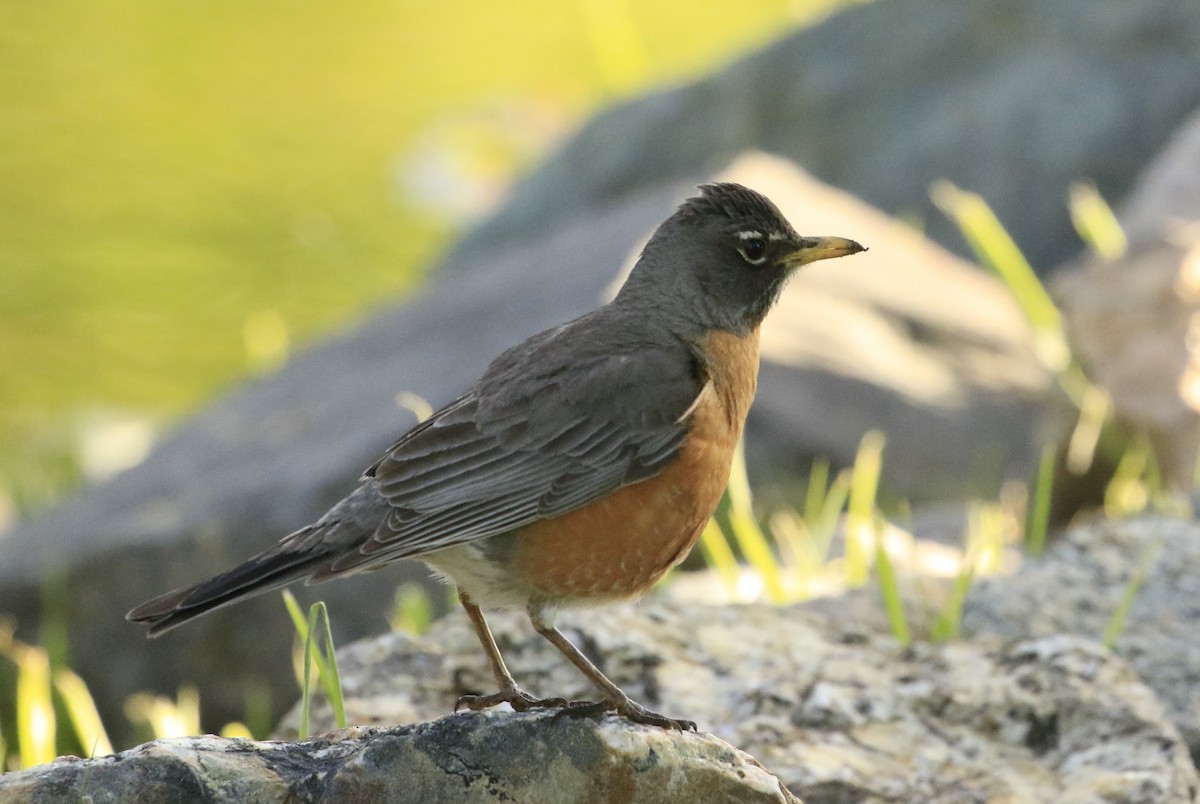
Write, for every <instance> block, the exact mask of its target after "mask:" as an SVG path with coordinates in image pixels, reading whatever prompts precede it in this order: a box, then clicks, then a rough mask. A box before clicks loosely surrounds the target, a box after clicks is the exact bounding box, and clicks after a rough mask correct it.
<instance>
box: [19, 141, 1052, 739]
mask: <svg viewBox="0 0 1200 804" xmlns="http://www.w3.org/2000/svg"><path fill="white" fill-rule="evenodd" d="M722 175H723V177H725V178H732V179H737V180H741V181H744V182H746V183H749V184H751V185H755V186H758V187H760V188H761V189H764V190H766V191H767V192H768V194H770V195H771V196H773V197H775V198H776V199H777V200H778V201H779V202H780V203H781V204H782V205H783V207H784V209H785V211H787V212H789V213H790V214H792V215H793V216H794V217H795V219H796V220H802V221H809V222H810V223H809V225H810V226H816V227H819V228H820V229H821V230H822V231H824V232H832V233H835V234H838V233H841V234H846V235H853V236H855V237H857V238H859V239H861V240H863V241H865V242H867V243H869V244H871V246H872V250H871V251H870V252H868V253H866V254H862V255H856V256H855V258H854V259H855V264H854V265H853V266H848V267H847V268H846V269H845V270H840V269H839V270H823V269H819V266H817V267H816V269H814V270H812V271H808V272H804V273H802V275H801V276H799V277H797V279H796V281H795V282H794V283H793V285H792V287H790V288H789V289H788V291H787V292H786V293H785V296H784V298H783V299H782V300H781V303H780V307H779V309H777V310H775V311H774V312H773V313H772V315H771V317H770V323H769V325H768V326H767V328H766V329H765V331H764V335H763V354H764V366H763V370H762V376H761V382H760V388H759V398H758V400H757V402H756V405H755V408H754V410H753V411H752V413H751V420H750V424H749V431H748V436H747V439H748V454H749V456H750V460H751V462H752V467H753V468H754V469H756V470H757V471H756V472H755V480H756V485H759V486H760V488H763V489H764V490H765V488H766V486H767V485H768V483H767V481H768V480H769V481H772V482H773V484H774V486H775V487H776V488H780V487H786V485H787V483H788V482H789V480H790V479H791V478H794V477H795V476H796V474H797V472H799V471H804V470H806V469H807V467H808V466H809V465H810V463H811V460H812V458H813V456H814V455H817V454H824V455H828V456H831V457H832V458H833V459H834V461H835V462H837V463H840V464H847V463H849V462H850V461H851V460H852V459H853V455H854V452H855V449H856V447H857V444H858V441H859V439H860V438H861V435H862V432H863V431H864V430H865V429H866V428H868V427H878V428H880V429H882V430H884V431H885V432H887V433H888V434H889V437H890V442H889V446H888V451H887V460H886V461H885V464H884V466H885V474H884V479H883V482H884V485H885V487H886V488H887V489H888V490H889V491H891V492H892V493H895V494H900V495H904V496H909V497H912V498H915V499H925V498H929V497H945V496H959V495H967V494H985V495H986V494H992V493H994V492H995V489H996V488H998V487H999V485H1000V484H1001V483H1002V482H1003V481H1004V480H1005V479H1008V478H1012V477H1022V476H1024V475H1025V474H1026V472H1027V469H1028V467H1029V465H1030V463H1031V462H1032V461H1033V460H1034V459H1035V456H1036V455H1037V453H1038V443H1039V439H1040V438H1042V437H1044V435H1045V434H1046V433H1047V432H1053V431H1054V429H1055V427H1056V426H1061V425H1056V424H1055V421H1056V419H1055V417H1054V416H1053V410H1054V407H1053V403H1052V401H1051V400H1052V397H1051V396H1050V392H1049V390H1048V388H1049V379H1048V376H1047V374H1046V372H1045V371H1044V370H1043V369H1042V368H1040V366H1039V365H1038V363H1037V361H1036V359H1035V358H1034V357H1033V353H1032V349H1031V346H1030V341H1031V338H1030V335H1029V332H1028V328H1027V327H1026V325H1025V324H1024V321H1023V319H1022V318H1021V316H1020V314H1019V313H1018V312H1017V310H1016V308H1015V306H1014V305H1013V303H1012V302H1011V301H1010V300H1009V298H1008V296H1007V295H1006V294H1005V292H1004V291H1003V290H1002V289H1001V288H1000V287H999V285H998V283H997V282H996V281H995V280H994V279H992V278H990V277H987V276H985V275H983V274H981V273H979V272H978V271H976V270H974V269H973V268H972V267H971V266H970V265H968V264H966V263H964V262H962V261H960V260H958V259H957V258H955V257H953V256H951V255H949V254H947V253H946V252H944V251H942V250H941V249H939V248H938V247H936V246H933V245H931V244H929V243H928V242H927V241H924V240H923V239H922V238H920V237H919V236H917V235H915V234H913V233H912V232H911V231H910V230H908V229H907V228H906V227H904V226H903V225H901V224H898V223H896V222H894V221H891V220H890V219H888V218H886V217H885V216H883V215H881V214H879V213H878V212H874V211H872V210H871V209H870V208H869V207H867V206H866V205H865V204H862V203H861V202H858V201H856V200H854V199H853V198H851V197H849V196H847V195H846V194H844V193H841V192H838V191H835V190H832V189H830V188H828V187H825V186H823V185H821V184H820V183H819V182H816V181H814V180H813V179H811V178H810V177H808V176H807V175H806V174H804V173H803V172H801V171H799V170H798V169H797V168H795V166H793V165H790V164H788V163H786V162H783V161H781V160H778V159H774V158H769V157H765V156H762V155H750V156H746V157H745V158H743V159H741V160H738V161H737V162H736V163H735V164H734V165H733V166H732V167H731V168H730V169H729V170H728V171H727V172H725V173H724V174H722ZM691 192H692V188H690V187H685V186H681V187H671V188H661V189H659V190H655V191H653V192H650V193H647V194H645V195H642V196H639V197H637V198H635V199H633V200H631V201H629V202H627V203H624V204H621V205H618V206H615V207H613V208H612V209H609V210H607V211H605V212H603V213H598V214H597V215H595V216H594V217H592V218H591V219H589V220H588V221H586V222H584V223H580V224H578V225H575V226H572V227H568V228H566V229H564V230H562V231H560V232H557V233H555V234H553V235H551V236H549V237H547V238H545V239H543V240H535V241H530V242H528V243H526V244H525V247H524V248H523V249H521V250H517V251H512V252H509V253H507V254H497V255H493V256H492V257H491V258H489V259H488V260H486V261H484V262H483V263H480V264H477V265H474V266H465V267H464V266H448V267H447V268H445V269H444V270H441V271H439V272H437V273H436V274H435V275H434V277H433V278H432V280H431V281H430V283H429V285H428V286H427V287H426V288H425V289H424V290H423V291H422V293H421V294H420V295H419V297H418V298H417V299H415V300H413V301H412V302H411V303H410V304H408V305H407V306H405V307H403V308H398V309H395V310H390V311H387V312H384V313H382V314H381V315H379V316H377V317H376V318H374V319H373V320H371V321H369V322H367V323H366V324H365V325H364V326H362V327H361V328H359V329H358V330H356V331H353V332H350V333H345V334H343V335H342V336H340V337H338V338H334V339H331V340H330V341H329V342H327V343H325V344H322V345H320V346H318V347H317V348H315V349H312V350H310V351H308V352H306V353H303V354H300V355H298V356H297V357H296V358H295V359H294V360H293V361H292V362H291V363H290V364H289V365H288V366H287V367H286V368H285V369H284V370H283V371H281V372H280V373H279V374H277V375H275V376H273V377H270V378H267V379H265V380H263V381H260V382H258V383H255V384H253V385H251V386H248V387H247V388H245V389H243V390H241V391H239V392H236V393H234V394H233V395H231V396H230V397H228V398H226V399H224V400H221V401H219V402H217V403H216V404H214V405H213V406H212V407H211V408H209V409H208V410H206V411H204V412H202V413H201V414H199V415H198V416H197V417H195V418H194V419H193V420H192V421H191V422H189V423H188V424H186V425H184V426H182V427H180V428H179V429H178V430H177V431H176V432H175V433H174V434H172V435H171V436H169V437H168V438H167V439H166V440H164V441H163V442H162V444H160V445H159V447H158V448H157V449H156V450H155V451H154V453H153V454H152V455H151V456H150V457H149V458H148V459H147V461H146V462H145V463H144V464H142V465H141V466H139V467H136V468H135V469H132V470H130V471H129V472H126V473H125V474H123V475H119V476H117V477H116V478H114V479H113V480H112V481H110V482H109V483H107V484H105V485H102V486H98V487H95V488H92V489H88V490H85V491H84V492H82V493H81V494H79V495H78V496H77V497H76V498H74V499H73V500H70V501H67V502H66V503H64V504H62V505H61V506H59V507H57V508H56V509H54V510H52V511H49V512H47V513H46V514H45V515H43V516H42V517H40V518H38V519H34V520H32V521H30V522H27V523H23V524H22V525H20V526H18V527H17V528H15V529H13V530H12V531H10V532H9V533H7V534H6V535H5V538H4V539H0V611H9V612H15V613H16V614H17V616H18V618H19V620H20V622H21V625H22V627H23V629H24V630H25V631H26V632H29V631H32V630H33V629H34V627H35V626H36V622H37V614H36V612H37V606H38V602H39V595H40V589H41V584H42V581H41V579H42V578H45V577H47V576H54V575H56V574H57V575H62V574H65V577H66V579H67V580H66V582H65V583H63V584H61V588H62V589H63V590H64V592H63V597H64V598H65V599H64V600H63V601H61V603H60V605H61V606H62V607H63V608H64V610H65V611H64V614H65V616H66V619H67V620H68V621H69V622H70V623H71V625H72V628H73V632H72V639H71V647H72V655H73V660H74V662H75V663H76V666H77V667H78V668H79V669H80V671H81V672H82V673H83V674H84V676H85V678H86V680H87V682H88V684H89V685H90V687H91V689H92V690H93V692H94V694H95V695H96V697H97V699H98V701H99V702H100V704H101V712H102V713H103V714H105V715H106V721H107V722H109V723H112V724H118V726H119V724H120V723H122V722H123V718H122V717H121V715H120V711H121V710H120V706H121V703H122V702H123V700H124V698H125V696H127V695H128V694H130V693H132V692H134V691H136V690H139V689H144V688H152V689H156V690H159V691H163V692H168V691H169V692H173V691H174V689H175V688H176V687H177V686H178V684H179V683H180V682H181V681H182V680H184V679H188V680H195V681H196V682H198V683H199V684H200V694H201V698H202V700H204V702H205V717H206V721H205V723H206V725H207V727H208V728H212V729H217V728H219V727H220V726H221V725H222V724H223V723H225V722H227V721H228V720H230V719H234V718H239V717H241V715H242V705H243V700H244V690H245V689H246V688H247V687H248V686H249V685H250V684H252V683H254V679H256V678H257V679H258V685H259V687H261V686H262V684H264V683H265V684H266V685H269V686H270V687H271V688H273V689H276V690H287V691H288V693H287V694H289V695H290V691H291V690H293V689H294V688H295V687H294V681H293V679H292V675H291V669H290V667H289V666H288V663H287V662H285V661H281V657H283V656H286V655H287V653H288V650H289V648H290V642H291V629H290V627H289V626H288V624H287V620H286V617H285V615H284V613H283V611H282V607H281V605H280V603H279V601H278V598H277V597H275V596H274V595H271V596H268V597H266V598H264V599H260V600H257V601H251V602H249V603H247V604H243V605H239V606H237V607H235V608H231V609H228V610H225V611H221V612H217V613H215V614H214V615H213V616H212V617H208V618H205V619H203V620H201V621H199V622H197V623H196V624H194V625H189V626H188V627H187V628H186V629H182V630H181V631H179V632H176V633H172V634H170V635H168V636H167V637H165V638H164V639H162V640H157V641H155V642H153V643H147V642H145V640H144V639H143V638H142V634H141V632H140V630H139V629H137V628H134V627H132V626H129V625H128V624H126V623H125V622H123V621H122V617H123V614H124V612H125V611H126V610H128V609H129V608H130V607H132V606H133V605H135V604H136V603H139V602H141V600H143V599H145V598H147V597H149V596H151V595H152V594H155V593H158V592H161V591H166V590H167V589H170V588H172V587H174V586H178V585H182V584H185V583H188V582H194V581H196V580H199V579H200V578H203V577H205V576H206V575H209V574H212V573H215V572H217V571H219V570H221V569H224V568H226V567H228V566H230V565H232V564H234V563H236V562H237V561H238V560H240V559H242V558H244V557H245V556H248V555H249V554H251V553H252V552H254V551H255V550H258V549H262V548H264V547H266V546H267V545H268V544H270V543H272V542H274V541H275V540H276V539H278V538H279V537H280V536H281V535H283V534H285V533H287V532H288V531H290V530H292V529H294V528H296V527H298V526H300V525H302V524H304V523H306V522H308V521H311V520H312V519H314V518H315V517H317V516H319V515H320V514H321V513H323V511H324V509H325V507H326V506H328V505H329V504H330V503H332V502H333V501H334V500H335V499H337V498H338V497H339V496H340V495H342V494H345V493H347V492H348V491H349V490H350V489H351V488H353V486H354V483H355V479H356V478H357V477H358V475H359V473H360V472H361V471H362V469H363V468H364V467H366V466H368V465H370V463H371V462H373V461H374V460H375V458H376V457H377V456H378V455H379V454H380V452H381V451H382V450H383V449H385V448H386V446H387V445H388V444H391V443H392V442H393V441H394V440H395V439H396V437H397V436H398V435H399V434H400V433H402V432H403V431H404V430H406V429H407V428H408V427H409V426H411V424H412V423H413V421H414V420H413V418H412V414H411V413H409V412H407V411H404V410H402V409H400V408H399V407H398V406H397V404H396V401H395V400H396V395H397V393H399V392H400V391H403V390H410V391H415V392H416V393H418V394H420V395H421V396H424V397H425V398H427V399H430V400H432V401H434V402H436V403H441V402H444V401H447V400H449V399H451V398H453V397H454V396H455V395H457V394H458V393H459V392H460V391H461V390H462V389H463V388H464V387H465V386H467V385H468V384H469V383H470V382H471V381H472V380H473V379H474V378H475V377H476V376H477V375H478V374H479V373H480V372H481V371H482V370H483V368H484V366H485V365H486V362H487V361H488V360H489V359H490V358H491V357H492V356H493V355H495V354H496V353H497V352H498V351H499V350H500V348H501V345H502V344H505V343H510V342H515V341H516V340H518V339H519V338H520V337H522V336H524V335H528V334H532V333H533V332H536V331H538V330H540V329H542V328H545V327H548V326H551V325H553V324H555V323H558V322H560V321H562V320H565V319H568V318H571V317H573V316H575V315H578V314H580V313H583V312H585V311H587V310H589V309H591V308H593V307H595V306H596V305H597V304H598V303H600V302H601V301H603V300H604V299H605V298H606V293H607V292H609V289H610V288H611V286H612V285H613V283H614V281H615V280H616V279H617V273H618V269H619V267H620V266H621V265H623V264H625V263H627V262H628V260H629V258H630V256H631V255H633V254H634V253H636V250H637V248H638V246H639V243H640V240H641V239H643V238H645V237H646V236H647V235H648V234H649V231H650V229H651V228H652V226H653V225H654V223H655V222H657V221H658V220H660V219H662V218H663V217H665V216H666V215H667V214H669V212H670V210H671V208H672V207H673V205H674V204H675V203H677V201H678V200H679V199H681V198H683V197H685V196H686V195H688V194H690V193H691ZM811 231H815V230H811ZM464 276H471V277H473V279H472V281H463V278H464ZM548 287H553V288H554V289H555V293H556V295H555V297H554V301H553V303H549V302H548V300H547V298H546V296H545V295H544V292H545V288H548ZM514 322H515V323H514ZM514 326H516V327H519V328H520V331H518V332H512V329H513V328H514ZM506 333H507V334H506ZM914 334H915V337H914ZM397 344H400V345H402V346H401V347H397V346H396V345H397ZM347 411H353V412H354V415H347ZM968 441H969V443H971V445H972V448H971V449H963V447H962V445H963V443H966V442H968ZM422 572H423V570H421V569H420V567H419V565H416V564H410V565H406V566H404V567H401V568H394V569H388V570H386V571H384V572H380V573H372V574H370V575H366V576H359V577H358V578H355V579H354V580H352V581H349V582H338V583H332V584H329V585H327V586H323V587H321V588H320V589H319V590H313V591H312V592H310V593H309V594H310V596H320V597H324V598H325V599H327V600H328V602H329V605H330V608H331V610H332V611H333V612H334V613H335V616H336V617H337V618H338V619H339V620H340V621H341V622H343V623H345V626H344V628H345V631H344V633H340V634H339V639H341V640H345V641H348V640H352V639H355V638H358V637H360V636H362V635H364V634H365V633H368V632H378V631H381V630H383V629H384V628H385V619H384V618H385V616H386V614H387V613H388V612H389V611H390V609H391V598H390V592H391V588H392V587H394V585H395V583H396V582H397V581H398V580H400V579H403V578H410V579H411V578H413V577H418V576H417V574H418V573H422ZM114 577H120V578H122V579H123V582H122V583H121V584H115V585H114V584H113V583H112V579H113V578H114ZM437 599H438V600H441V599H442V596H441V595H440V594H439V595H437ZM264 623H270V624H271V625H270V626H267V627H264ZM113 656H120V657H121V662H122V664H121V668H120V672H110V671H108V670H106V667H108V660H109V659H110V658H111V657H113ZM231 657H238V658H237V660H236V661H231V660H230V658H231ZM277 695H278V693H277ZM281 698H282V696H279V697H277V698H276V704H277V707H280V708H279V709H278V710H277V711H282V708H281V706H280V705H281V704H282V703H283V701H282V700H281ZM116 730H117V732H118V739H120V737H119V735H120V731H119V728H117V729H116Z"/></svg>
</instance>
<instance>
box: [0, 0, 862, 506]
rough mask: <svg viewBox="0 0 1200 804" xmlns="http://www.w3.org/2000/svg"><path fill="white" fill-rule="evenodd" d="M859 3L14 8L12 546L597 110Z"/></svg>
mask: <svg viewBox="0 0 1200 804" xmlns="http://www.w3.org/2000/svg"><path fill="white" fill-rule="evenodd" d="M840 4H841V3H840V2H839V1H838V0H790V1H789V0H746V1H745V2H740V3H737V4H732V3H721V2H714V1H713V0H705V1H704V2H693V3H689V4H686V5H685V4H679V3H674V2H668V0H650V1H649V2H638V3H633V2H608V1H607V0H574V1H573V2H566V3H550V2H533V1H532V0H521V1H520V2H506V3H495V2H478V0H459V2H448V3H422V2H405V1H403V0H393V1H392V2H383V1H382V0H362V1H361V2H358V3H354V4H350V5H344V4H339V5H335V4H333V3H321V2H299V3H297V2H281V1H280V0H238V1H237V2H234V1H233V0H172V2H169V3H163V2H153V1H152V0H108V1H107V2H104V3H79V2H63V0H40V1H39V2H37V3H30V2H22V1H21V0H0V528H2V527H3V525H4V524H5V523H6V522H11V521H13V520H14V519H15V518H17V517H20V516H23V515H27V514H28V513H30V512H31V511H34V510H36V509H38V508H39V507H42V506H44V505H46V504H48V503H49V502H51V501H53V500H54V499H55V498H57V497H58V496H60V495H61V494H63V493H65V492H66V491H67V490H69V489H70V488H71V487H73V486H74V485H76V484H77V483H79V482H81V481H83V480H84V479H88V478H91V479H99V478H103V477H105V476H107V475H108V474H111V473H112V472H115V471H117V470H119V469H120V468H122V467H123V466H126V465H129V464H131V463H134V462H136V461H137V460H138V459H139V458H140V456H141V455H142V454H144V452H145V450H146V449H147V448H148V447H149V445H150V444H151V443H152V441H153V438H154V434H155V433H156V432H157V431H159V430H160V429H161V428H162V427H164V426H168V425H169V423H170V422H171V421H172V420H174V419H177V418H178V417H179V416H181V415H183V414H184V413H186V412H187V411H188V410H191V409H194V408H195V407H197V406H199V405H202V404H203V403H204V402H205V400H207V399H210V398H211V397H213V396H214V395H215V394H219V393H221V391H222V390H223V389H227V388H229V387H231V386H232V385H235V384H236V383H238V382H240V381H242V380H243V379H244V378H245V377H247V376H249V375H251V374H253V373H255V372H260V371H269V370H271V369H273V368H275V367H277V366H278V365H279V364H280V363H281V362H282V361H284V360H286V356H287V354H288V352H289V350H292V349H294V348H296V347H297V346H298V345H302V344H303V343H305V342H306V341H309V340H311V339H313V338H315V337H318V336H319V335H320V334H321V333H322V332H327V331H329V330H330V329H332V328H335V327H337V326H339V325H345V324H347V322H350V321H353V320H354V319H355V318H356V317H357V316H360V315H362V314H363V312H364V311H366V310H369V309H370V308H372V307H373V306H378V305H382V304H386V303H387V302H389V301H390V300H392V299H394V298H395V297H396V296H397V295H399V294H401V293H402V292H403V291H404V290H405V289H407V288H410V287H412V286H413V284H414V283H415V282H416V281H418V279H419V275H420V271H421V270H422V269H423V268H425V267H427V266H429V265H430V264H431V263H432V261H433V260H434V258H435V257H436V255H437V253H438V251H439V249H440V248H442V247H443V246H444V245H445V244H446V242H447V241H448V240H449V239H450V238H452V237H453V235H454V232H455V231H456V230H458V229H460V228H461V227H462V226H464V225H467V224H468V223H469V222H470V220H471V219H472V218H474V217H477V216H479V215H482V214H486V211H487V210H488V209H489V208H490V207H491V206H492V205H494V204H496V203H498V202H500V201H502V198H503V193H504V189H505V187H506V186H507V184H508V183H509V181H510V180H511V178H512V177H513V176H514V175H516V174H517V173H519V172H520V171H521V170H522V169H523V168H526V167H528V166H529V165H530V164H531V163H532V162H533V161H535V160H536V159H537V157H538V155H539V154H541V153H543V152H544V151H545V150H546V149H547V148H552V147H553V146H554V143H555V142H556V141H557V140H559V139H560V138H562V137H563V136H565V135H566V134H568V133H569V132H570V131H571V130H572V129H573V128H574V127H575V126H577V125H578V124H579V122H581V121H582V120H583V119H584V118H585V117H586V116H587V115H589V114H590V113H591V112H593V111H594V110H595V109H597V108H598V107H601V106H603V105H605V104H609V103H612V102H613V101H614V100H617V99H620V98H622V97H625V96H628V95H631V94H634V93H638V92H641V91H644V90H645V89H647V88H648V87H652V86H659V85H665V84H670V83H673V82H679V81H684V80H687V79H688V78H690V77H693V76H695V75H698V74H700V73H702V72H705V71H707V70H710V69H713V68H714V67H716V66H718V65H720V64H721V63H723V62H725V61H727V60H729V59H731V58H733V57H736V56H737V55H739V54H741V53H743V52H746V51H749V50H751V49H753V48H756V47H758V46H761V45H762V44H763V43H765V42H767V41H769V40H771V39H774V38H777V37H779V36H782V35H783V34H785V33H787V32H788V31H790V30H792V29H794V28H795V27H797V26H799V25H802V24H807V23H810V22H812V21H814V20H815V19H817V18H818V17H819V16H821V15H823V14H825V13H827V12H828V11H829V10H830V9H831V8H832V7H834V6H837V5H840Z"/></svg>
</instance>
